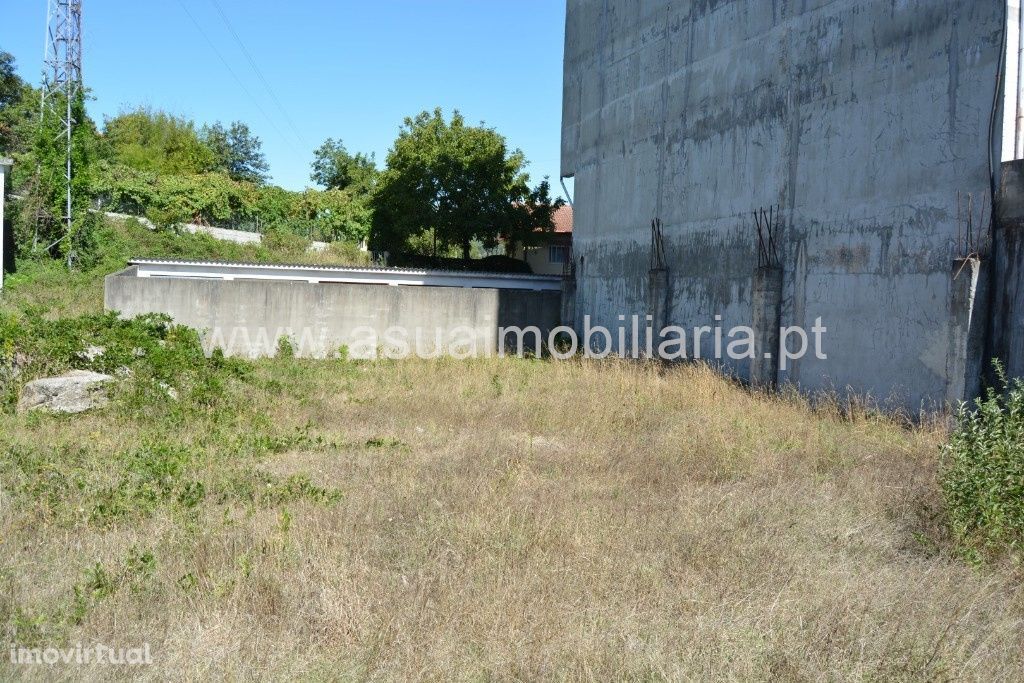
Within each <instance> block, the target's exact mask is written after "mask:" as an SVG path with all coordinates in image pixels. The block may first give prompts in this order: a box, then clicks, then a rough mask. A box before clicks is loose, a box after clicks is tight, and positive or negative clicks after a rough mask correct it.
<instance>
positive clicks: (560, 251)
mask: <svg viewBox="0 0 1024 683" xmlns="http://www.w3.org/2000/svg"><path fill="white" fill-rule="evenodd" d="M548 261H550V262H551V263H566V262H568V261H569V247H566V246H564V245H560V244H552V245H551V246H549V247H548Z"/></svg>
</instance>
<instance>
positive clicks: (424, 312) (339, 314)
mask: <svg viewBox="0 0 1024 683" xmlns="http://www.w3.org/2000/svg"><path fill="white" fill-rule="evenodd" d="M560 305H561V293H560V292H557V291H543V292H542V291H531V290H499V289H482V288H464V287H429V286H387V285H360V284H310V283H306V282H280V281H269V280H232V281H223V280H207V279H188V278H158V277H147V278H141V277H136V276H135V268H134V267H131V268H128V269H126V270H123V271H121V272H119V273H114V274H113V275H108V276H107V278H106V281H105V283H104V306H105V307H106V309H107V310H113V311H118V312H120V314H121V315H122V316H124V317H133V316H136V315H141V314H143V313H166V314H168V315H170V316H171V317H172V318H173V319H174V321H175V322H177V323H180V324H183V325H187V326H189V327H193V328H195V329H197V330H200V333H201V335H202V338H203V345H204V349H206V352H207V353H208V354H209V353H212V351H213V349H215V348H219V349H221V350H223V351H224V353H225V354H227V355H235V356H245V357H250V358H255V357H259V356H271V355H274V354H275V353H276V351H277V348H278V340H279V339H280V338H282V337H286V338H288V339H289V341H290V342H291V343H292V346H293V348H294V350H295V353H296V355H299V356H304V357H314V358H324V357H330V356H333V355H334V354H336V353H338V351H339V349H341V348H342V347H345V348H346V349H347V352H348V353H349V355H350V356H351V357H357V358H370V357H376V356H386V357H400V356H403V355H410V354H411V355H420V356H434V355H442V354H445V355H455V356H462V355H465V356H469V355H473V353H476V354H478V355H484V354H493V353H495V352H496V351H497V350H498V332H499V329H501V328H509V327H513V326H514V327H519V328H526V327H527V326H536V327H537V328H538V329H539V331H540V333H541V338H542V340H545V341H546V339H547V336H548V333H549V332H550V330H551V329H552V328H554V327H555V326H557V325H558V324H559V309H560ZM526 339H527V342H528V344H527V346H529V347H530V348H531V349H533V350H536V349H535V344H536V336H535V335H533V334H532V333H531V334H528V335H526ZM515 340H516V337H515V336H509V337H507V338H506V345H507V344H509V343H512V342H515ZM403 349H404V351H403Z"/></svg>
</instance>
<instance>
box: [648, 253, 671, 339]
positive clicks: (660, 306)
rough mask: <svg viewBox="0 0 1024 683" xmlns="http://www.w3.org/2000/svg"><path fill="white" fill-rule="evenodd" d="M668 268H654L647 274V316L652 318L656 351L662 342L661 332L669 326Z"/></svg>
mask: <svg viewBox="0 0 1024 683" xmlns="http://www.w3.org/2000/svg"><path fill="white" fill-rule="evenodd" d="M668 295H669V289H668V268H652V269H651V270H650V271H648V273H647V315H649V316H651V329H652V330H654V332H653V337H652V340H653V344H654V349H655V351H657V349H658V345H659V344H661V342H662V337H661V331H662V330H663V329H664V328H665V326H666V325H668V305H669V304H668Z"/></svg>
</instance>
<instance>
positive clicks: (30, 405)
mask: <svg viewBox="0 0 1024 683" xmlns="http://www.w3.org/2000/svg"><path fill="white" fill-rule="evenodd" d="M111 379H113V378H112V377H111V376H110V375H103V374H100V373H98V372H90V371H88V370H72V371H71V372H68V373H66V374H63V375H60V376H59V377H45V378H43V379H37V380H33V381H31V382H29V383H28V384H26V385H25V386H24V388H23V389H22V390H21V398H20V399H19V400H18V411H19V412H23V411H26V410H36V409H43V410H50V411H53V412H55V413H81V412H83V411H85V410H89V409H90V408H98V407H99V406H102V405H104V404H106V402H107V397H106V396H105V395H104V394H103V385H104V384H106V383H107V382H109V381H110V380H111Z"/></svg>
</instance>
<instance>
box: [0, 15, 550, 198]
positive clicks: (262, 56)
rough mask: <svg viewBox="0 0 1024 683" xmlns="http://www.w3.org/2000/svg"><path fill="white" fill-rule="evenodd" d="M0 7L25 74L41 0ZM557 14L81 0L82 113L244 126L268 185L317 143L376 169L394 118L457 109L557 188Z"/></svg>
mask: <svg viewBox="0 0 1024 683" xmlns="http://www.w3.org/2000/svg"><path fill="white" fill-rule="evenodd" d="M3 4H4V9H3V17H2V22H0V49H4V50H7V51H8V52H11V53H12V54H14V56H15V57H16V58H17V61H18V70H19V72H20V74H21V76H22V77H23V78H25V79H27V80H29V81H31V82H32V83H38V81H39V74H40V70H41V66H42V55H43V35H44V24H45V15H46V0H14V1H11V2H4V3H3ZM218 7H220V8H222V9H223V12H224V15H225V16H226V17H227V19H228V22H227V23H225V21H224V20H223V19H222V17H221V14H220V13H219V12H218ZM190 15H191V17H194V18H195V21H196V23H198V25H199V26H201V27H202V31H200V30H199V29H198V28H197V27H196V23H193V21H192V19H191V18H190ZM564 20H565V3H564V2H562V0H517V1H516V2H509V1H507V0H475V1H474V0H362V1H356V0H292V1H290V2H287V1H283V0H247V1H243V0H158V1H149V0H145V1H139V0H85V2H84V3H83V24H84V29H83V32H84V40H83V52H84V57H83V72H84V75H85V81H86V85H88V86H89V87H90V88H91V89H92V94H93V96H94V97H95V98H96V99H95V100H94V101H92V102H90V103H89V112H90V115H91V116H92V117H93V118H95V119H96V120H97V121H98V122H102V119H103V117H104V116H110V115H113V114H116V113H117V112H118V111H120V110H122V109H125V108H134V107H135V106H138V105H147V106H151V107H155V108H161V109H166V110H168V111H171V112H174V113H177V114H182V115H185V116H188V117H190V118H193V119H195V120H196V121H197V122H200V123H201V122H204V121H205V122H212V121H215V120H221V121H224V122H225V123H227V122H230V121H232V120H236V119H238V120H242V121H245V122H246V123H248V124H249V125H250V126H251V127H252V129H253V130H254V131H255V132H256V134H257V135H258V136H259V137H260V139H261V140H262V141H263V149H264V151H265V153H266V155H267V159H268V161H269V162H270V170H271V174H272V176H273V180H274V182H276V183H278V184H280V185H282V186H284V187H287V188H289V189H301V188H302V187H305V186H307V185H310V184H311V182H310V180H309V164H310V161H311V159H312V151H313V149H315V148H316V147H317V146H318V145H319V144H320V143H321V142H322V141H323V140H324V139H325V138H327V137H334V138H341V139H342V140H344V142H345V145H346V146H347V147H348V149H349V150H350V151H353V152H355V151H360V152H376V154H377V159H378V162H380V163H381V164H382V163H383V161H384V157H385V155H386V153H387V150H388V147H389V146H390V144H391V142H392V141H393V140H394V139H395V136H396V134H397V131H398V127H399V125H400V124H401V122H402V119H403V118H404V117H405V116H410V115H413V114H415V113H417V112H419V111H422V110H424V109H433V108H434V107H436V106H440V107H442V108H444V110H445V111H446V113H450V111H451V110H452V109H454V108H458V109H459V110H460V111H461V112H462V113H463V114H464V115H465V116H466V118H467V120H469V121H471V122H474V123H476V122H479V121H484V122H486V124H487V125H489V126H493V127H494V128H496V129H497V130H498V131H499V132H500V133H502V134H503V135H504V136H505V137H506V138H507V140H508V142H509V144H510V146H512V147H519V148H520V149H522V150H523V152H524V153H525V154H526V156H527V158H528V159H529V160H530V162H531V163H530V167H529V169H528V170H529V171H530V174H531V177H532V179H533V180H534V182H536V181H539V180H540V179H541V178H542V177H543V176H545V175H547V176H550V180H551V184H552V189H553V190H555V191H557V192H558V193H559V194H561V188H560V187H559V184H558V167H559V158H558V156H559V135H560V120H561V101H562V97H561V87H562V32H563V27H564ZM229 26H230V28H229ZM231 29H233V30H234V32H235V34H237V36H238V37H239V38H240V40H241V43H242V44H243V45H244V46H245V50H247V51H248V53H249V55H250V56H251V58H252V60H253V62H254V63H255V65H256V67H257V68H258V70H259V72H260V73H262V75H263V77H264V79H265V81H266V83H267V84H269V86H270V87H269V90H270V91H272V93H273V94H271V92H268V88H267V87H266V86H265V85H264V83H263V81H262V80H261V79H260V77H259V76H258V75H257V73H256V70H255V69H254V68H253V67H252V66H251V65H250V63H249V60H248V59H247V57H246V53H245V51H243V49H242V48H241V47H239V44H238V42H236V41H235V38H234V37H233V36H232V33H231ZM204 34H205V37H204ZM211 43H212V44H213V45H215V46H216V51H215V50H214V48H212V47H211ZM217 52H219V53H220V55H221V57H222V58H223V61H222V60H221V57H218V55H217ZM225 62H226V64H227V66H225ZM275 98H276V102H275ZM278 102H279V103H280V105H281V107H279V106H278ZM282 109H283V111H282Z"/></svg>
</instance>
